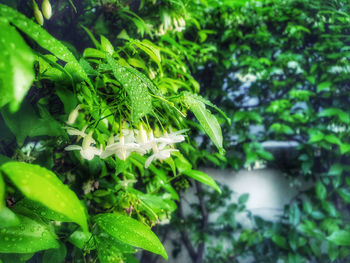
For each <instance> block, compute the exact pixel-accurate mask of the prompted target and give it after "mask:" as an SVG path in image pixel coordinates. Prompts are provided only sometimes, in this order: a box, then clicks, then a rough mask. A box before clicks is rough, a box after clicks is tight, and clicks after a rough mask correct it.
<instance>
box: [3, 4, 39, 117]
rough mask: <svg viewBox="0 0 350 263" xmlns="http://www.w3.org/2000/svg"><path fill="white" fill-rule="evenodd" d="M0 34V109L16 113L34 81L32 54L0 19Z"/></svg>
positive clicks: (18, 35)
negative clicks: (6, 106)
mask: <svg viewBox="0 0 350 263" xmlns="http://www.w3.org/2000/svg"><path fill="white" fill-rule="evenodd" d="M0 10H1V9H0ZM0 14H1V11H0ZM0 32H1V38H0V93H1V96H0V107H2V106H4V105H5V104H7V103H10V109H11V111H17V110H18V108H19V106H20V103H21V102H22V100H23V98H24V96H25V95H26V93H27V91H28V90H29V88H30V86H31V84H32V82H33V80H34V54H33V52H32V50H31V49H30V48H29V47H28V45H27V44H26V43H25V41H24V40H23V38H22V37H21V35H20V34H19V33H18V32H17V30H16V29H15V28H14V27H12V26H10V25H9V24H8V22H7V21H4V20H1V19H0Z"/></svg>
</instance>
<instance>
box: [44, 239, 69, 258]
mask: <svg viewBox="0 0 350 263" xmlns="http://www.w3.org/2000/svg"><path fill="white" fill-rule="evenodd" d="M66 255H67V248H66V246H65V245H64V244H63V243H59V248H56V249H49V250H46V251H45V252H44V254H43V259H42V263H62V262H65V258H66Z"/></svg>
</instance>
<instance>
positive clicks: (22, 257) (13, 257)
mask: <svg viewBox="0 0 350 263" xmlns="http://www.w3.org/2000/svg"><path fill="white" fill-rule="evenodd" d="M33 256H34V253H9V254H0V263H25V262H29V261H28V260H29V259H31V258H32V257H33ZM1 260H2V261H1Z"/></svg>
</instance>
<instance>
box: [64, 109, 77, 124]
mask: <svg viewBox="0 0 350 263" xmlns="http://www.w3.org/2000/svg"><path fill="white" fill-rule="evenodd" d="M79 110H80V105H78V106H76V107H75V109H74V110H72V112H71V113H70V114H69V116H68V121H67V122H66V123H67V124H68V125H73V124H74V122H75V121H76V119H77V118H78V115H79Z"/></svg>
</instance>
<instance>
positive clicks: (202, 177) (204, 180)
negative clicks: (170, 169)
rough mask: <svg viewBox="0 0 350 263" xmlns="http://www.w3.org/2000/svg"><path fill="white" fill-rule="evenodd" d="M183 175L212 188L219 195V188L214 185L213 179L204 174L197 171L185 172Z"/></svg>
mask: <svg viewBox="0 0 350 263" xmlns="http://www.w3.org/2000/svg"><path fill="white" fill-rule="evenodd" d="M183 174H185V175H187V176H188V177H191V178H193V179H195V180H197V181H198V182H201V183H203V184H206V185H209V186H210V187H213V188H214V189H215V190H216V191H218V192H219V193H221V190H220V188H219V186H218V185H217V184H216V182H215V181H214V180H213V178H211V177H210V176H209V175H207V174H206V173H203V172H201V171H198V170H186V171H184V172H183Z"/></svg>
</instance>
